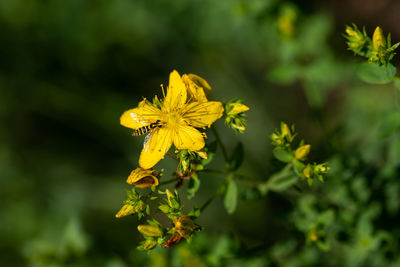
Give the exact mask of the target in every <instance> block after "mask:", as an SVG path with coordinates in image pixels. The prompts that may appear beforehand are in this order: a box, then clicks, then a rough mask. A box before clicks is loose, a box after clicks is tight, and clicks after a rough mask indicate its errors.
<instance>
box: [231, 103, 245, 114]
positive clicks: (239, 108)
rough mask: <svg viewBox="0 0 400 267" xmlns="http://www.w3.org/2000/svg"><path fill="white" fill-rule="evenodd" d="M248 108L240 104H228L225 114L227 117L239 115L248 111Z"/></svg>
mask: <svg viewBox="0 0 400 267" xmlns="http://www.w3.org/2000/svg"><path fill="white" fill-rule="evenodd" d="M249 109H250V108H249V107H248V106H246V105H243V104H241V103H230V104H228V107H227V110H228V112H227V113H226V114H227V115H236V114H239V113H243V112H246V111H248V110H249Z"/></svg>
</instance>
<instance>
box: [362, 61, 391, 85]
mask: <svg viewBox="0 0 400 267" xmlns="http://www.w3.org/2000/svg"><path fill="white" fill-rule="evenodd" d="M356 72H357V75H358V77H359V78H360V79H361V80H362V81H364V82H366V83H372V84H386V83H390V82H392V81H393V78H394V76H395V75H396V67H395V66H393V64H390V63H389V64H387V65H382V66H380V65H379V64H377V63H368V62H364V63H361V64H359V65H357V67H356Z"/></svg>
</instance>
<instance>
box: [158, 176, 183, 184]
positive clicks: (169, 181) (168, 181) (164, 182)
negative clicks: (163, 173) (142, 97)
mask: <svg viewBox="0 0 400 267" xmlns="http://www.w3.org/2000/svg"><path fill="white" fill-rule="evenodd" d="M179 179H180V178H179V177H177V178H173V179H169V180H166V181H163V182H160V185H166V184H170V183H173V182H176V181H178V180H179Z"/></svg>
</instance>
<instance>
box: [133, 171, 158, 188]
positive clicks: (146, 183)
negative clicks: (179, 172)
mask: <svg viewBox="0 0 400 267" xmlns="http://www.w3.org/2000/svg"><path fill="white" fill-rule="evenodd" d="M157 174H158V173H157V171H155V170H146V169H142V168H137V169H135V170H133V171H132V172H131V174H130V175H129V177H128V179H127V180H126V182H127V183H128V184H133V185H134V186H135V187H137V188H148V187H151V186H157V185H158V179H157V177H156V176H157Z"/></svg>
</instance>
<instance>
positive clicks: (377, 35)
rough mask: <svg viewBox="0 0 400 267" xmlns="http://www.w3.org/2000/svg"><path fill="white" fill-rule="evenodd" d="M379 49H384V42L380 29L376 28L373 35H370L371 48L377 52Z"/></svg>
mask: <svg viewBox="0 0 400 267" xmlns="http://www.w3.org/2000/svg"><path fill="white" fill-rule="evenodd" d="M381 47H382V48H385V47H386V40H385V36H384V35H383V31H382V29H381V27H379V26H378V27H376V29H375V31H374V34H373V35H372V48H373V49H374V50H375V51H379V49H380V48H381Z"/></svg>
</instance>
